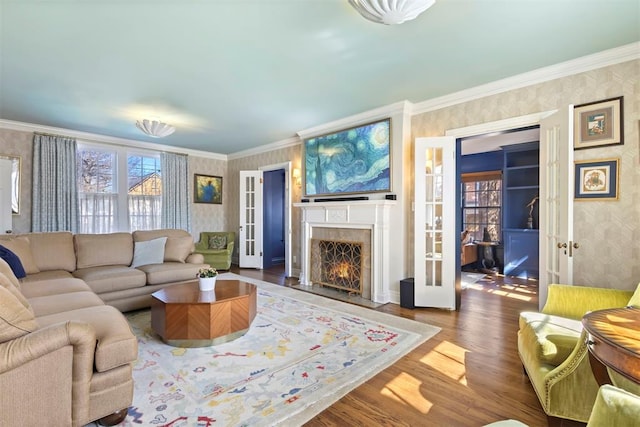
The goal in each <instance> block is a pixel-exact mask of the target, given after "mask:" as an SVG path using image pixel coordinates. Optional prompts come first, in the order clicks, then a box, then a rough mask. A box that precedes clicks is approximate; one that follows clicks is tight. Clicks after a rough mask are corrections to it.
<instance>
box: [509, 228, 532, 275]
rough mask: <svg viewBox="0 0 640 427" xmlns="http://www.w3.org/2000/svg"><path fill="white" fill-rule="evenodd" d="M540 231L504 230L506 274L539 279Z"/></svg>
mask: <svg viewBox="0 0 640 427" xmlns="http://www.w3.org/2000/svg"><path fill="white" fill-rule="evenodd" d="M538 234H539V233H538V230H527V229H523V230H503V232H502V235H503V238H504V259H505V262H504V274H505V275H506V276H517V277H522V278H534V279H537V278H538V239H539V235H538Z"/></svg>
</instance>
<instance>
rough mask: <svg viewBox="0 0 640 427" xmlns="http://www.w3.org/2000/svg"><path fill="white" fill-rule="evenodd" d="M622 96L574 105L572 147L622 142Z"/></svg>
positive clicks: (588, 146)
mask: <svg viewBox="0 0 640 427" xmlns="http://www.w3.org/2000/svg"><path fill="white" fill-rule="evenodd" d="M622 98H623V97H622V96H620V97H618V98H611V99H605V100H603V101H596V102H591V103H589V104H582V105H576V106H575V107H574V109H573V126H574V132H573V138H574V142H573V148H574V149H575V150H580V149H583V148H593V147H602V146H605V145H619V144H624V135H623V130H622V129H623V127H622V123H623V122H622V113H623V111H622Z"/></svg>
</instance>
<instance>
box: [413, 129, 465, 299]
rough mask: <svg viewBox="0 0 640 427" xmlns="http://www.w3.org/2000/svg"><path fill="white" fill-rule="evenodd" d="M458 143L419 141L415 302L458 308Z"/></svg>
mask: <svg viewBox="0 0 640 427" xmlns="http://www.w3.org/2000/svg"><path fill="white" fill-rule="evenodd" d="M455 155H456V140H455V138H453V137H439V138H417V139H416V141H415V156H414V158H415V168H414V171H415V211H414V224H415V244H414V248H415V255H414V260H415V261H414V295H415V297H414V299H415V301H414V302H415V305H416V306H419V307H438V308H447V309H451V310H454V309H455V308H456V306H455V305H456V303H455V282H456V259H457V255H458V254H457V252H456V234H457V233H456V197H455V194H456V162H455Z"/></svg>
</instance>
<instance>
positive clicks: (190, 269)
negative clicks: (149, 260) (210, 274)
mask: <svg viewBox="0 0 640 427" xmlns="http://www.w3.org/2000/svg"><path fill="white" fill-rule="evenodd" d="M201 267H202V264H183V263H180V262H165V263H163V264H152V265H144V266H141V267H138V270H141V271H143V272H144V273H145V274H146V275H147V284H148V285H161V284H163V283H171V282H180V281H184V280H196V274H197V273H198V270H199V269H200V268H201Z"/></svg>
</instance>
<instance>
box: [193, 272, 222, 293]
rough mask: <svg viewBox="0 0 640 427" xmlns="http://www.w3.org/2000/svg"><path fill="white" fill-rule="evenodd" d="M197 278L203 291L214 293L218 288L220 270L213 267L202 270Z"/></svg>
mask: <svg viewBox="0 0 640 427" xmlns="http://www.w3.org/2000/svg"><path fill="white" fill-rule="evenodd" d="M196 277H197V278H198V285H199V286H200V290H201V291H203V292H206V291H213V290H214V289H215V287H216V278H217V277H218V270H216V269H215V268H213V267H209V268H201V269H200V270H199V271H198V274H197V275H196Z"/></svg>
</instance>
